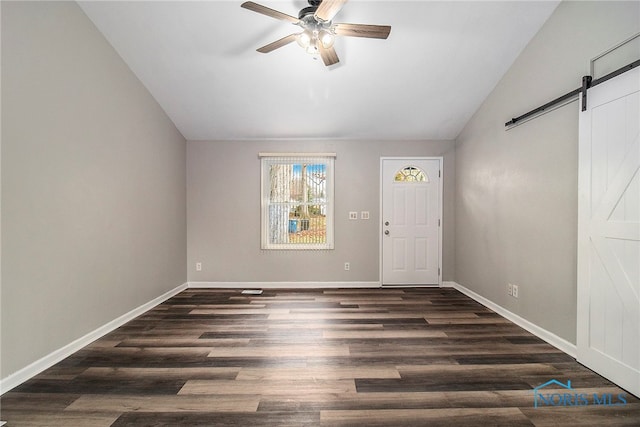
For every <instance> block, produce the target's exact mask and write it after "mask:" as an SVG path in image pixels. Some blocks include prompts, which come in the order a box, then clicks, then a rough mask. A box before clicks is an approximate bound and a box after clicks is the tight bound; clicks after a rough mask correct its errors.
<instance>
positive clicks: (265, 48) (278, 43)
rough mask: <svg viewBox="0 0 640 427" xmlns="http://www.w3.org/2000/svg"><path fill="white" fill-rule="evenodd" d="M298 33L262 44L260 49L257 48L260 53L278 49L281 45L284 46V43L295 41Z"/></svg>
mask: <svg viewBox="0 0 640 427" xmlns="http://www.w3.org/2000/svg"><path fill="white" fill-rule="evenodd" d="M297 36H298V35H297V34H289V35H288V36H285V37H283V38H281V39H280V40H276V41H274V42H272V43H269V44H267V45H264V46H262V47H261V48H259V49H256V50H257V51H258V52H260V53H269V52H271V51H273V50H276V49H278V48H279V47H282V46H284V45H287V44H289V43H291V42H292V41H295V39H296V37H297Z"/></svg>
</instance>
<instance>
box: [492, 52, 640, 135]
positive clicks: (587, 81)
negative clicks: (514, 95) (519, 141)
mask: <svg viewBox="0 0 640 427" xmlns="http://www.w3.org/2000/svg"><path fill="white" fill-rule="evenodd" d="M638 66H640V59H638V60H636V61H633V62H632V63H630V64H627V65H625V66H624V67H621V68H618V69H617V70H615V71H613V72H611V73H609V74H607V75H606V76H602V77H600V78H599V79H595V80H593V78H592V77H591V76H584V77H582V86H580V87H579V88H577V89H574V90H572V91H571V92H568V93H565V94H564V95H562V96H560V97H558V98H556V99H554V100H553V101H550V102H547V103H546V104H544V105H541V106H540V107H538V108H535V109H533V110H531V111H529V112H528V113H524V114H523V115H521V116H518V117H515V118H513V119H511V120H509V121H508V122H507V123H505V124H504V125H505V126H506V127H509V126H513V125H515V124H516V123H518V122H521V121H522V120H524V119H526V118H529V117H531V116H533V115H535V114H538V113H542V112H544V111H546V110H547V109H549V108H551V107H553V106H555V105H558V104H559V103H561V102H563V101H566V100H568V99H571V98H573V97H574V96H576V95H581V96H582V111H585V110H586V109H587V91H588V89H589V88H592V87H594V86H597V85H599V84H600V83H604V82H606V81H607V80H611V79H612V78H614V77H616V76H619V75H620V74H622V73H626V72H627V71H629V70H633V69H634V68H636V67H638Z"/></svg>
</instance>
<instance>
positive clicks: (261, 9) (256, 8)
mask: <svg viewBox="0 0 640 427" xmlns="http://www.w3.org/2000/svg"><path fill="white" fill-rule="evenodd" d="M240 7H243V8H245V9H249V10H251V11H253V12H258V13H261V14H263V15H267V16H270V17H272V18H276V19H280V20H282V21H289V22H293V23H294V24H297V23H298V22H300V20H299V19H298V18H296V17H295V16H291V15H287V14H286V13H282V12H279V11H277V10H275V9H271V8H268V7H267V6H262V5H261V4H258V3H254V2H252V1H246V2H244V3H242V4H241V5H240Z"/></svg>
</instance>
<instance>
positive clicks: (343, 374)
mask: <svg viewBox="0 0 640 427" xmlns="http://www.w3.org/2000/svg"><path fill="white" fill-rule="evenodd" d="M356 378H400V373H399V372H398V370H397V369H396V368H395V367H392V366H391V367H389V366H376V367H367V366H363V367H351V366H346V367H345V366H322V367H304V368H242V369H240V372H239V373H238V375H237V377H236V380H238V381H245V380H295V379H299V380H301V379H305V380H313V379H320V380H339V379H356Z"/></svg>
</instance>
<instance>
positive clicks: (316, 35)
mask: <svg viewBox="0 0 640 427" xmlns="http://www.w3.org/2000/svg"><path fill="white" fill-rule="evenodd" d="M307 1H308V2H309V6H308V7H305V8H303V9H302V10H300V12H299V13H298V17H297V18H296V17H295V16H291V15H287V14H286V13H282V12H279V11H277V10H274V9H271V8H268V7H266V6H262V5H260V4H257V3H254V2H252V1H247V2H244V3H242V5H241V7H243V8H245V9H249V10H251V11H254V12H257V13H261V14H263V15H267V16H270V17H272V18H275V19H280V20H282V21H289V22H291V23H292V24H294V25H297V26H299V27H300V28H302V32H299V33H294V34H289V35H288V36H285V37H283V38H281V39H279V40H276V41H274V42H272V43H269V44H267V45H265V46H262V47H261V48H259V49H257V51H258V52H260V53H269V52H271V51H273V50H276V49H278V48H280V47H282V46H285V45H287V44H289V43H291V42H293V41H296V42H298V44H299V45H300V46H301V47H302V48H304V49H305V51H306V52H307V53H309V54H311V55H313V56H314V57H315V58H317V57H318V55H319V56H320V57H321V58H322V62H324V65H326V66H329V65H333V64H336V63H337V62H338V61H339V59H338V55H337V54H336V51H335V49H334V48H333V42H334V41H335V36H349V37H366V38H372V39H386V38H387V37H389V32H391V27H390V26H388V25H368V24H344V23H335V24H334V23H333V22H332V20H333V17H334V16H336V14H337V13H338V12H339V11H340V9H342V6H344V4H345V3H346V2H347V0H307Z"/></svg>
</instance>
